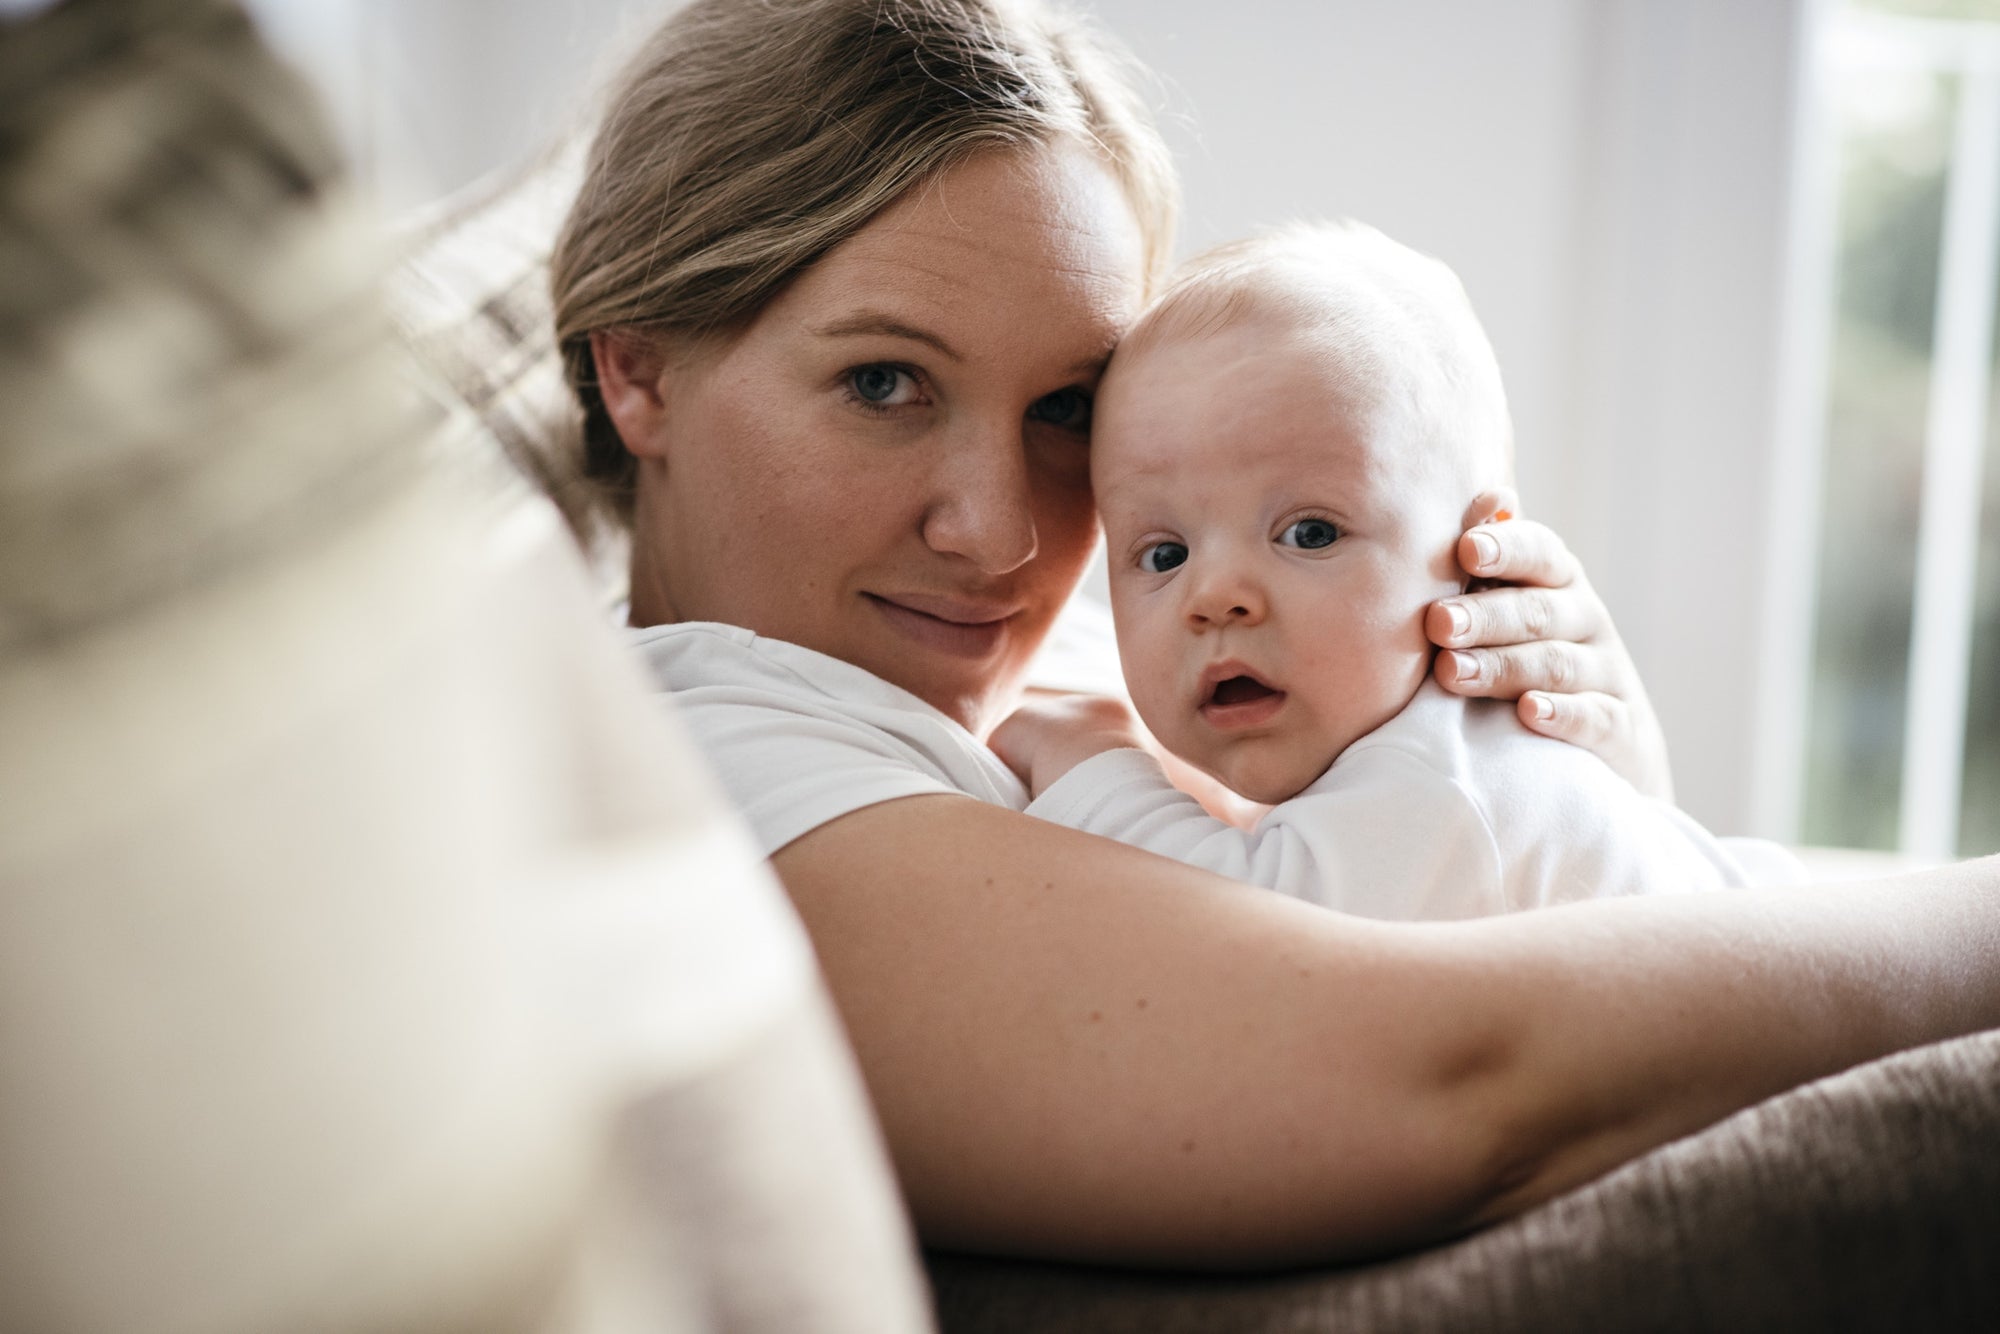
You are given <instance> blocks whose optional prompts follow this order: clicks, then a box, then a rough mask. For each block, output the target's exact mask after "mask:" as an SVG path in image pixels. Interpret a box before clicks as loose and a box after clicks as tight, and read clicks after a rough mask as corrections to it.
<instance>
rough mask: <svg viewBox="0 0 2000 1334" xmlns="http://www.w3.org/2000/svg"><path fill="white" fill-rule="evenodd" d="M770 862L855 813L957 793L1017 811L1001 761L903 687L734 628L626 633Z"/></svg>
mask: <svg viewBox="0 0 2000 1334" xmlns="http://www.w3.org/2000/svg"><path fill="white" fill-rule="evenodd" d="M630 634H631V636H632V641H631V642H632V643H633V645H634V646H635V647H636V648H637V649H638V650H639V652H640V653H641V654H642V655H643V657H644V658H645V661H646V665H647V666H648V667H649V668H650V669H651V670H652V673H653V677H654V679H655V680H657V681H658V682H659V683H660V686H661V688H662V689H664V690H667V691H670V692H671V693H672V694H673V697H674V704H675V706H676V708H677V710H678V711H679V713H680V715H681V718H682V721H683V722H685V723H686V725H687V728H688V730H689V731H690V732H692V733H693V734H694V738H695V741H696V742H697V743H698V744H699V745H700V746H701V748H702V750H703V751H704V752H705V753H706V754H707V755H708V759H709V762H710V763H711V764H712V765H714V766H715V769H716V772H717V774H718V775H719V776H720V777H721V779H722V785H723V787H724V789H725V790H727V791H728V793H729V796H730V798H731V799H732V800H733V801H734V802H735V803H736V807H737V809H738V810H740V811H742V812H743V814H744V816H745V817H746V818H748V820H749V822H750V827H751V830H752V831H753V832H754V833H755V835H756V837H757V841H758V843H759V844H761V845H762V847H763V849H764V855H765V856H767V857H768V856H770V855H771V854H772V853H774V852H776V851H777V850H778V849H780V848H782V847H784V846H785V845H786V844H787V843H790V842H791V841H792V840H793V839H795V838H797V837H798V836H799V835H801V834H804V833H807V832H809V831H811V830H813V829H817V828H818V827H819V826H820V825H823V824H825V823H826V822H827V821H828V820H831V819H834V818H835V817H837V816H841V815H845V814H847V813H848V812H849V811H858V810H860V809H861V808H862V807H864V806H873V805H875V804H876V803H877V802H882V801H890V800H893V799H895V798H897V797H914V796H922V795H925V794H928V793H937V792H955V793H960V794H962V795H965V796H970V797H977V798H978V799H979V800H981V801H986V802H991V803H993V804H994V805H996V806H1006V807H1008V808H1009V809H1012V810H1017V811H1018V810H1024V809H1026V808H1027V806H1028V791H1027V789H1026V788H1025V787H1023V786H1022V785H1021V780H1020V779H1018V778H1016V777H1015V776H1014V773H1013V771H1012V770H1011V769H1009V768H1008V767H1007V766H1006V765H1004V764H1002V763H1001V762H1000V759H999V757H998V756H996V755H995V754H994V753H993V752H992V751H990V750H988V749H987V748H986V747H985V746H983V745H981V744H980V743H979V741H978V740H977V739H976V738H975V737H974V736H973V735H972V733H970V732H968V731H966V730H965V729H964V728H963V727H961V726H959V724H958V723H957V722H955V721H954V720H952V719H951V718H949V717H946V716H945V715H944V714H943V713H940V712H939V711H938V710H936V709H934V708H932V707H931V706H930V705H928V704H926V703H924V701H922V700H920V699H918V698H917V697H916V696H915V695H912V694H911V693H910V692H909V691H907V690H904V689H903V688H902V687H900V686H894V685H890V684H889V683H888V682H887V681H884V680H883V679H882V678H881V677H879V676H876V675H874V674H873V673H871V672H868V671H864V670H863V669H862V668H859V667H856V666H854V665H853V664H852V663H846V662H842V661H841V660H840V659H838V658H831V657H828V656H827V655H826V654H824V653H818V652H815V651H814V650H812V649H809V648H801V647H799V646H798V645H797V644H790V643H786V642H785V641H784V640H782V639H767V638H765V637H763V636H761V635H757V634H753V633H752V632H750V631H748V630H745V629H743V628H741V627H740V626H734V625H722V624H719V623H717V622H713V621H685V622H682V623H680V624H678V625H656V626H651V627H648V628H647V629H643V630H633V631H631V632H630Z"/></svg>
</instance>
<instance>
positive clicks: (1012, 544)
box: [923, 424, 1037, 574]
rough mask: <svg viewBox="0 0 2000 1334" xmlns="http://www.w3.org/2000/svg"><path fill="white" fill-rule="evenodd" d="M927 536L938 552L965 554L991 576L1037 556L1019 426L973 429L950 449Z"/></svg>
mask: <svg viewBox="0 0 2000 1334" xmlns="http://www.w3.org/2000/svg"><path fill="white" fill-rule="evenodd" d="M923 534H924V541H925V542H926V543H927V544H928V545H929V546H930V548H931V549H932V550H933V551H942V552H947V553H949V554H951V555H955V556H963V557H965V558H966V559H967V560H969V561H971V562H972V563H973V564H974V565H976V566H978V567H979V569H980V570H981V571H982V572H984V573H986V574H1006V573H1008V572H1009V571H1012V570H1015V569H1018V568H1020V567H1021V566H1023V565H1025V564H1027V563H1028V562H1029V561H1030V560H1032V559H1033V558H1034V555H1035V550H1036V547H1037V538H1036V535H1035V506H1034V487H1033V482H1032V479H1031V478H1030V476H1029V471H1028V456H1027V451H1026V449H1025V447H1024V446H1023V443H1022V440H1021V433H1020V429H1019V426H1018V424H1017V425H1016V426H1015V428H1014V429H1013V430H1012V431H1011V432H1003V431H983V432H979V433H978V434H976V435H973V434H971V433H968V435H967V437H965V438H962V439H961V440H959V441H958V442H956V444H955V445H953V446H951V447H948V448H947V449H946V450H945V452H944V456H943V458H942V459H941V460H940V462H939V464H938V468H937V472H936V475H935V478H934V482H933V490H932V495H931V500H930V504H929V506H928V507H927V508H926V510H925V512H924V519H923Z"/></svg>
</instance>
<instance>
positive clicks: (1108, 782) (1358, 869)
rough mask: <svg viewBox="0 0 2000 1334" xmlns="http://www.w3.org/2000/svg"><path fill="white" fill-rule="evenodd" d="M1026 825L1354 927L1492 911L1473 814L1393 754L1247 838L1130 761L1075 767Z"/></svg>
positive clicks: (1144, 765)
mask: <svg viewBox="0 0 2000 1334" xmlns="http://www.w3.org/2000/svg"><path fill="white" fill-rule="evenodd" d="M1028 814H1030V815H1036V816H1040V817H1041V818H1043V819H1047V820H1053V821H1055V822H1056V823H1058V824H1064V825H1068V826H1069V827H1070V828H1073V829H1081V830H1084V831H1085V832H1088V833H1093V834H1099V835H1102V836H1104V837H1106V838H1114V839H1117V840H1118V841H1119V842H1121V843H1127V844H1130V845H1132V846H1133V847H1139V848H1144V849H1146V850H1147V851H1149V852H1156V853H1159V854H1161V855H1162V856H1167V857H1172V858H1174V859H1175V860H1176V861H1181V862H1186V863H1187V864H1189V865H1191V866H1198V867H1200V868H1202V869H1203V870H1207V871H1213V872H1215V873H1216V874H1217V875H1222V876H1227V877H1228V878H1229V879H1231V880H1240V881H1242V882H1244V883H1245V884H1250V885H1257V886H1261V887H1262V888H1265V889H1271V890H1276V891H1277V892H1279V893H1281V894H1287V895H1290V896H1292V897H1294V898H1299V899H1304V900H1306V901H1307V902H1310V903H1317V904H1319V905H1321V906H1323V907H1327V908H1333V909H1335V910H1337V911H1341V912H1348V913H1354V914H1357V915H1359V916H1365V917H1379V918H1391V919H1399V920H1416V919H1430V920H1435V919H1440V918H1451V917H1472V916H1479V915H1482V914H1485V913H1490V912H1497V911H1499V910H1500V908H1501V907H1502V898H1501V893H1500V880H1499V862H1498V857H1497V853H1496V851H1495V848H1494V844H1493V839H1492V836H1491V834H1490V833H1489V832H1488V830H1487V829H1486V827H1485V824H1484V821H1483V820H1482V819H1481V818H1480V816H1479V812H1478V810H1477V809H1476V807H1475V806H1474V805H1473V804H1472V803H1471V802H1470V801H1469V800H1468V799H1467V797H1466V795H1465V794H1464V793H1463V792H1462V791H1461V790H1460V789H1459V788H1458V786H1457V785H1456V784H1455V783H1453V782H1451V781H1450V780H1449V779H1448V778H1446V777H1444V776H1442V775H1440V774H1437V773H1436V772H1434V771H1432V770H1431V769H1429V768H1427V767H1426V766H1424V765H1423V764H1421V763H1420V762H1418V761H1416V760H1413V759H1412V758H1410V757H1409V756H1406V755H1403V754H1400V753H1397V752H1394V751H1381V752H1371V753H1368V754H1364V755H1357V756H1355V757H1354V759H1353V761H1351V762H1349V763H1347V764H1344V765H1343V766H1341V767H1340V768H1339V769H1337V770H1335V771H1334V773H1331V774H1329V775H1328V776H1327V777H1326V778H1324V779H1322V780H1321V781H1320V782H1319V783H1316V784H1314V785H1313V786H1312V787H1311V788H1308V789H1307V790H1306V791H1305V792H1303V793H1301V794H1300V795H1298V796H1296V797H1293V798H1292V799H1291V800H1289V801H1285V802H1281V803H1279V804H1278V805H1277V806H1275V807H1273V808H1272V809H1271V811H1270V813H1269V814H1268V815H1266V816H1265V817H1264V819H1263V820H1262V821H1261V822H1260V823H1259V824H1258V825H1257V827H1256V828H1255V829H1252V830H1243V829H1238V828H1236V827H1235V826H1234V825H1230V824H1227V823H1225V822H1224V821H1221V820H1218V819H1216V818H1215V817H1213V816H1211V815H1209V814H1208V813H1207V812H1206V811H1204V810H1203V809H1202V808H1201V805H1200V803H1198V802H1196V801H1195V800H1194V798H1192V797H1190V796H1188V795H1187V794H1185V793H1183V792H1181V791H1179V790H1178V789H1176V788H1175V787H1174V786H1173V785H1172V784H1171V783H1169V782H1168V781H1167V777H1166V774H1165V773H1164V772H1163V771H1162V770H1161V769H1160V766H1159V765H1158V763H1156V762H1155V761H1154V760H1153V758H1152V757H1151V756H1149V755H1147V754H1145V753H1144V752H1143V751H1138V750H1115V751H1107V752H1105V753H1104V754H1101V755H1096V756H1093V757H1092V758H1091V759H1089V760H1086V761H1085V762H1084V763H1082V764H1079V765H1078V766H1076V768H1074V769H1072V770H1070V772H1069V773H1067V774H1064V775H1063V777H1062V778H1061V779H1059V780H1058V781H1057V782H1055V783H1053V784H1051V785H1050V786H1049V788H1048V790H1047V791H1046V792H1044V793H1043V794H1042V795H1041V796H1040V797H1039V798H1037V799H1036V800H1035V801H1034V802H1033V803H1031V804H1030V805H1029V807H1028Z"/></svg>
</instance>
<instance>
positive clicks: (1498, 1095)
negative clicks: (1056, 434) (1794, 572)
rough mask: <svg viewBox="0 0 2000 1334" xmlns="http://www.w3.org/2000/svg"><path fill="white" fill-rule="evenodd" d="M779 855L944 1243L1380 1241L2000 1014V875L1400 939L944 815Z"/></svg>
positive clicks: (966, 816) (1401, 928)
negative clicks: (1852, 1065)
mask: <svg viewBox="0 0 2000 1334" xmlns="http://www.w3.org/2000/svg"><path fill="white" fill-rule="evenodd" d="M774 862H775V864H776V866H777V869H778V872H779V874H780V876H781V877H782V878H783V879H784V881H785V883H786V885H787V886H788V888H789V889H790V890H791V892H792V895H793V898H794V900H795V901H796V902H797V904H798V906H799V909H800V911H801V912H802V913H803V915H804V917H805V920H806V923H807V925H808V927H809V928H810V930H811V932H812V936H813V940H814V942H815V944H816V946H817V947H818V950H819V954H820V958H821V960H822V962H823V964H824V966H825V969H826V971H827V974H828V976H829V978H830V980H831V983H832V986H833V990H834V993H835V996H836V998H837V1000H838V1001H839V1003H840V1007H841V1010H842V1013H843V1015H844V1017H845V1019H846V1022H847V1026H848V1029H849V1032H850V1035H851V1036H852V1038H853V1040H854V1043H855V1046H856V1048H857V1050H858V1052H859V1053H860V1057H861V1062H862V1066H863V1069H864V1071H865V1073H866V1075H867V1077H868V1081H869V1085H870V1088H871V1091H872V1092H873V1094H874V1097H875V1100H876V1104H877V1107H878V1108H879V1110H880V1112H881V1115H882V1119H883V1123H884V1126H885V1128H886V1130H887V1134H888V1138H889V1143H890V1146H891V1150H892V1152H893V1154H894V1156H895V1160H896V1163H897V1167H898V1170H899V1172H900V1174H901V1176H902V1180H903V1184H904V1187H905V1189H906V1191H907V1192H908V1195H909V1198H910V1201H911V1205H912V1208H913V1210H914V1212H915V1215H916V1218H917V1220H918V1223H919V1226H920V1227H921V1229H922V1230H923V1232H924V1234H925V1236H926V1238H927V1239H928V1240H930V1241H932V1242H933V1243H937V1244H943V1245H948V1246H960V1247H966V1248H971V1249H981V1250H997V1251H1005V1252H1010V1253H1014V1254H1029V1255H1046V1256H1056V1257H1073V1258H1089V1259H1100V1260H1112V1261H1123V1262H1135V1263H1186V1264H1215V1265H1245V1264H1271V1263H1281V1262H1285V1261H1299V1260H1311V1259H1328V1258H1334V1257H1339V1256H1345V1255H1357V1254H1365V1253H1368V1252H1375V1251H1381V1250H1384V1249H1388V1248H1391V1247H1394V1246H1399V1245H1405V1244H1410V1243H1414V1242H1417V1241H1421V1240H1425V1239H1428V1238H1433V1237H1437V1236H1441V1235H1446V1234H1449V1233H1452V1232H1455V1231H1459V1230H1463V1229H1464V1228H1467V1227H1469V1226H1472V1225H1474V1224H1476V1223H1478V1222H1481V1221H1485V1220H1489V1219H1493V1218H1497V1217H1501V1216H1504V1215H1505V1214H1508V1213H1510V1212H1513V1211H1516V1210H1519V1209H1521V1208H1524V1207H1526V1206H1527V1205H1529V1204H1531V1203H1534V1202H1535V1201H1538V1200H1540V1199H1543V1198H1546V1197H1548V1196H1550V1195H1552V1194H1554V1193H1557V1192H1558V1191H1561V1190H1563V1189H1565V1188H1567V1187H1569V1186H1571V1185H1574V1184H1577V1183H1579V1182H1582V1181H1584V1180H1587V1179H1589V1178H1590V1177H1592V1176H1595V1175H1597V1174H1598V1173H1600V1172H1602V1171H1604V1170H1605V1169H1607V1168H1609V1167H1610V1166H1612V1165H1614V1164H1616V1163H1618V1162H1620V1161H1623V1160H1624V1159H1627V1158H1629V1157H1631V1156H1633V1155H1634V1154H1637V1153H1639V1152H1641V1151H1642V1150H1644V1149H1646V1148H1648V1147H1651V1146H1652V1145H1655V1144H1659V1143H1662V1142H1664V1141H1666V1140H1668V1139H1671V1138H1674V1137H1676V1136H1679V1135H1681V1134H1684V1133H1687V1132H1689V1131H1692V1130H1694V1129H1696V1128H1698V1127H1700V1126H1702V1125H1705V1124H1707V1123H1709V1122H1711V1121H1713V1120H1715V1119H1716V1118H1718V1117H1720V1116H1722V1115H1724V1114H1726V1113H1727V1112H1729V1111H1731V1110H1732V1109H1734V1108H1737V1107H1740V1106H1743V1105H1746V1104H1748V1103H1750V1102H1753V1101H1755V1100H1757V1099H1759V1098H1761V1097H1764V1096H1766V1095H1769V1094H1771V1093H1774V1092H1777V1091H1779V1090H1781V1089H1784V1088H1788V1087H1791V1086H1793V1085H1795V1084H1798V1083H1800V1082H1802V1081H1804V1080H1806V1079H1809V1078H1812V1077H1814V1076H1816V1075H1820V1074H1824V1073H1828V1072H1831V1071H1834V1070H1838V1069H1841V1068H1843V1067H1845V1066H1848V1065H1851V1064H1854V1063H1856V1062H1859V1061H1862V1060H1865V1059H1868V1058H1870V1057H1872V1056H1875V1055H1878V1054H1881V1053H1884V1052H1888V1051H1892V1050H1895V1049H1897V1048H1900V1047H1904V1046H1909V1045H1912V1044H1915V1043H1919V1042H1923V1041H1926V1040H1930V1039H1936V1038H1942V1037H1945V1036H1949V1035H1951V1034H1955V1033H1959V1032H1965V1031H1970V1030H1973V1029H1976V1028H1980V1027H1985V1026H1990V1025H1995V1024H2000V861H1987V862H1983V863H1976V864H1972V865H1969V866H1966V867H1962V868H1957V869H1954V870H1949V871H1942V872H1936V873H1932V874H1928V875H1924V876H1918V877H1912V878H1909V879H1906V880H1903V881H1899V882H1893V883H1890V884H1885V885H1880V886H1871V887H1862V888H1857V889H1842V890H1817V891H1813V892H1812V893H1811V894H1810V896H1808V895H1806V894H1803V893H1800V892H1797V891H1773V892H1754V893H1753V892H1744V893H1736V894H1730V895H1702V896H1689V897H1686V898H1674V897H1661V898H1652V899H1636V900H1633V899H1627V900H1614V901H1605V902H1592V903H1585V904H1578V905H1574V906H1571V907H1567V908H1561V909H1552V910H1547V911H1544V912H1540V913H1534V914H1526V915H1521V916H1516V917H1510V918H1499V919H1489V920H1483V921H1478V922H1465V923H1451V924H1430V925H1391V924H1385V923H1373V922H1365V921H1361V920H1358V919H1353V918H1346V917H1341V916H1338V915H1335V914H1332V913H1328V912H1325V911H1323V910H1319V909H1315V908H1311V907H1307V906H1304V905H1301V904H1299V903H1296V902H1293V901H1290V900H1287V899H1283V898H1280V897H1278V896H1276V895H1271V894H1265V893H1261V892H1258V891H1254V890H1248V889H1245V888H1243V887H1242V886H1238V885H1234V884H1231V883H1230V882H1227V881H1224V880H1219V879H1217V878H1215V877H1212V876H1210V875H1207V874H1206V873H1203V872H1200V871H1196V870H1194V869H1192V868H1189V867H1186V866H1182V865H1180V864H1178V863H1175V862H1170V861H1167V860H1165V859H1162V858H1157V857H1154V856H1152V855H1150V854H1147V853H1144V852H1140V851H1137V850H1134V849H1131V848H1126V847H1122V846H1119V845H1116V844H1112V843H1109V842H1106V841H1104V840H1101V839H1095V838H1092V837H1090V836H1088V835H1084V834H1079V833H1076V832H1074V831H1070V830H1066V829H1061V828H1058V827H1056V826H1053V825H1048V824H1045V823H1042V822H1040V821H1035V820H1031V819H1029V818H1027V817H1024V816H1020V815H1017V814H1015V813H1013V812H1010V811H1005V810H1000V809H997V808H994V807H990V806H985V805H982V804H980V803H978V802H975V801H973V800H971V799H969V798H961V797H951V796H938V797H916V798H908V799H904V800H900V801H894V802H888V803H884V804H882V805H879V806H874V807H869V808H867V809H864V810H861V811H857V812H855V813H854V814H851V815H848V816H845V817H843V818H841V819H839V820H835V821H833V822H831V823H829V824H827V825H824V826H822V827H821V828H820V829H817V830H815V831H813V832H812V833H810V834H808V835H806V836H805V837H803V838H801V839H799V840H797V841H796V842H794V843H792V844H791V845H790V846H788V847H787V848H785V849H783V850H782V851H781V852H780V853H779V854H778V855H777V857H776V858H774Z"/></svg>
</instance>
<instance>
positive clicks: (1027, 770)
mask: <svg viewBox="0 0 2000 1334" xmlns="http://www.w3.org/2000/svg"><path fill="white" fill-rule="evenodd" d="M986 744H987V745H988V746H990V747H992V749H993V753H994V754H995V755H998V756H999V757H1000V758H1001V759H1002V760H1003V761H1005V762H1006V765H1007V767H1008V768H1010V769H1012V770H1013V771H1014V772H1015V773H1016V774H1018V775H1019V776H1020V779H1021V781H1022V782H1023V783H1026V784H1027V785H1028V792H1029V794H1030V795H1032V796H1037V797H1039V796H1040V795H1041V794H1042V793H1043V792H1046V791H1047V790H1048V789H1049V787H1050V786H1051V785H1053V784H1054V783H1055V782H1056V780H1057V779H1059V778H1061V777H1062V776H1063V775H1064V774H1066V773H1068V772H1069V771H1070V770H1071V769H1074V768H1075V767H1076V766H1077V765H1079V764H1082V763H1083V762H1084V761H1085V760H1087V759H1090V758H1091V757H1093V756H1096V755H1101V754H1103V753H1104V752H1106V751H1109V750H1121V749H1125V748H1128V747H1129V748H1132V749H1137V750H1143V749H1145V745H1146V735H1145V731H1144V729H1143V728H1142V727H1141V725H1140V723H1139V720H1138V718H1137V717H1135V716H1134V715H1133V713H1132V709H1131V706H1130V705H1128V704H1126V703H1125V702H1124V701H1122V700H1116V699H1108V698H1106V697H1104V696H1102V695H1041V696H1030V697H1029V698H1028V700H1027V701H1026V702H1024V703H1023V704H1022V705H1021V707H1020V708H1018V709H1016V710H1014V712H1013V713H1012V714H1010V715H1009V716H1008V718H1007V720H1006V721H1005V722H1003V723H1001V724H1000V726H998V727H996V728H994V729H993V735H992V736H990V737H988V738H987V740H986Z"/></svg>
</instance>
